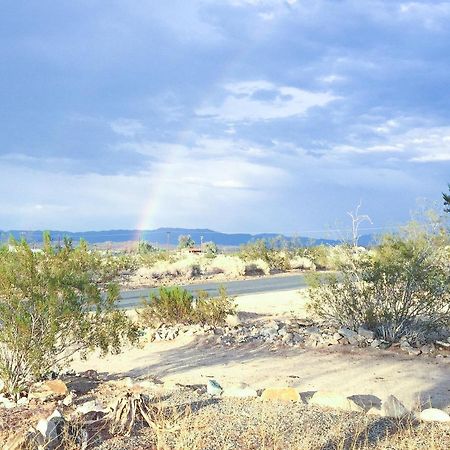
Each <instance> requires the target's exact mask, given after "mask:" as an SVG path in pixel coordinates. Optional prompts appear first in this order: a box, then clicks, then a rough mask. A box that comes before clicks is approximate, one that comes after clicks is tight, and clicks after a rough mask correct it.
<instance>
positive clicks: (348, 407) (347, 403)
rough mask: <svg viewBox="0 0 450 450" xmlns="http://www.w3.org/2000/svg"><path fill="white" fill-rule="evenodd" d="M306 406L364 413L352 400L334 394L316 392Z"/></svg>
mask: <svg viewBox="0 0 450 450" xmlns="http://www.w3.org/2000/svg"><path fill="white" fill-rule="evenodd" d="M308 404H309V405H315V406H321V407H323V408H333V409H341V410H343V411H355V412H364V409H363V408H361V406H359V405H357V404H356V403H355V402H354V401H353V400H350V399H349V398H347V397H345V396H344V395H341V394H338V393H336V392H328V391H317V392H315V393H314V395H313V396H312V397H311V399H310V400H309V402H308Z"/></svg>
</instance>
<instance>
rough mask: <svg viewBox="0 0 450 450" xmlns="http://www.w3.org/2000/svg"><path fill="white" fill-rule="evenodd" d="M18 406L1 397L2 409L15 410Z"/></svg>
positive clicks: (0, 405)
mask: <svg viewBox="0 0 450 450" xmlns="http://www.w3.org/2000/svg"><path fill="white" fill-rule="evenodd" d="M16 406H17V404H16V403H15V402H13V401H12V400H10V399H9V398H7V397H4V396H3V395H0V407H1V408H5V409H12V408H15V407H16Z"/></svg>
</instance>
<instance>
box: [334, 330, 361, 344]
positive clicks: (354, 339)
mask: <svg viewBox="0 0 450 450" xmlns="http://www.w3.org/2000/svg"><path fill="white" fill-rule="evenodd" d="M338 333H339V334H340V335H341V336H343V337H344V338H345V339H347V340H348V342H349V343H350V344H351V345H356V344H357V343H358V342H359V340H358V338H359V336H358V333H357V332H356V331H353V330H350V329H349V328H346V327H341V328H339V330H338Z"/></svg>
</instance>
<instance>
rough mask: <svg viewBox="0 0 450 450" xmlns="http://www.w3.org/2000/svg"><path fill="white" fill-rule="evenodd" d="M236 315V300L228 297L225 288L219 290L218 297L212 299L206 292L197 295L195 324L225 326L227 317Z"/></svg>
mask: <svg viewBox="0 0 450 450" xmlns="http://www.w3.org/2000/svg"><path fill="white" fill-rule="evenodd" d="M235 313H236V306H235V303H234V299H233V298H231V297H229V296H228V295H227V291H226V289H225V288H224V287H221V288H220V289H219V296H218V297H210V296H209V294H208V293H207V292H206V291H199V292H198V293H197V300H196V302H195V310H194V317H195V322H197V323H206V324H208V325H213V326H216V325H220V324H223V323H224V321H225V318H226V317H227V315H229V314H235Z"/></svg>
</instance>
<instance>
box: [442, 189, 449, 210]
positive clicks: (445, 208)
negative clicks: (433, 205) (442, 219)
mask: <svg viewBox="0 0 450 450" xmlns="http://www.w3.org/2000/svg"><path fill="white" fill-rule="evenodd" d="M448 190H449V193H448V194H446V193H445V192H443V193H442V198H443V199H444V211H445V212H448V213H450V184H449V185H448Z"/></svg>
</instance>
